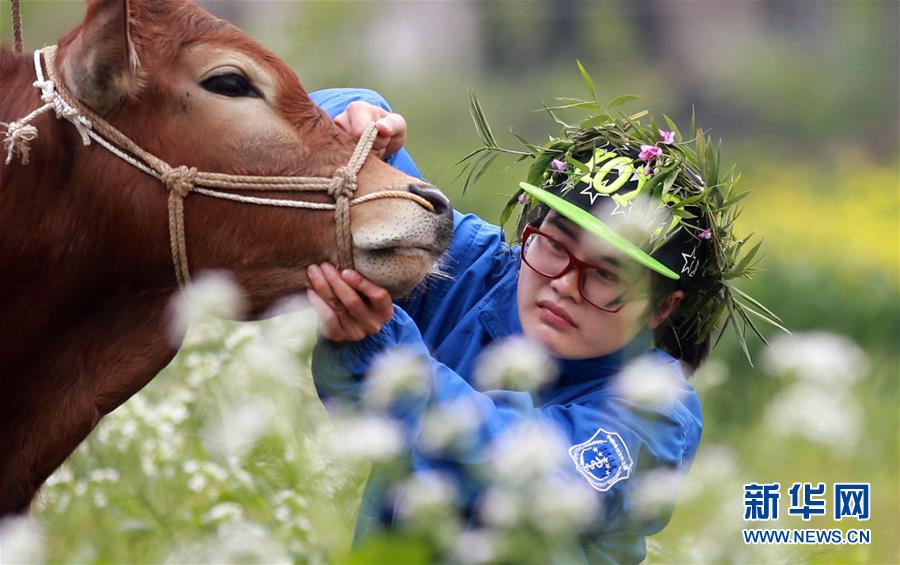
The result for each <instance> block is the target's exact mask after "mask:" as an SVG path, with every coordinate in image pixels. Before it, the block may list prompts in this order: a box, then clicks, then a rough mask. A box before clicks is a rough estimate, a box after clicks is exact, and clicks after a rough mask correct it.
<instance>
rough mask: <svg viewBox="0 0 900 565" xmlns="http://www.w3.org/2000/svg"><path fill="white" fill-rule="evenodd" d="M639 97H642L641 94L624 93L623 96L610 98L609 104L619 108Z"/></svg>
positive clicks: (611, 106)
mask: <svg viewBox="0 0 900 565" xmlns="http://www.w3.org/2000/svg"><path fill="white" fill-rule="evenodd" d="M639 99H640V96H635V95H633V94H623V95H621V96H616V97H615V98H613V99H612V100H610V101H609V103H608V104H607V106H608V107H610V108H617V107H619V106H621V105H622V104H627V103H628V102H631V101H633V100H639Z"/></svg>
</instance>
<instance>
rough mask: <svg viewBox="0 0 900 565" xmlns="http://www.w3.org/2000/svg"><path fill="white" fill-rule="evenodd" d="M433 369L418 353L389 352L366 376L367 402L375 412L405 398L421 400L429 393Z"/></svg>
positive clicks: (400, 349) (406, 350)
mask: <svg viewBox="0 0 900 565" xmlns="http://www.w3.org/2000/svg"><path fill="white" fill-rule="evenodd" d="M429 370H430V367H429V366H428V362H427V361H426V360H425V359H424V358H423V357H422V356H421V355H419V354H417V353H416V352H415V351H413V350H411V349H407V348H402V347H401V348H396V349H391V350H388V351H386V352H384V353H382V354H381V355H379V356H378V357H377V358H376V359H375V361H374V362H373V363H372V367H371V369H369V374H368V375H367V376H366V383H365V389H364V393H363V400H364V401H365V403H366V404H367V405H368V406H371V407H374V408H388V407H390V406H391V404H393V403H394V402H395V401H397V400H399V399H401V398H404V397H409V396H412V397H420V396H422V395H424V394H426V393H427V392H428V389H429V382H430V381H429V377H430V373H429Z"/></svg>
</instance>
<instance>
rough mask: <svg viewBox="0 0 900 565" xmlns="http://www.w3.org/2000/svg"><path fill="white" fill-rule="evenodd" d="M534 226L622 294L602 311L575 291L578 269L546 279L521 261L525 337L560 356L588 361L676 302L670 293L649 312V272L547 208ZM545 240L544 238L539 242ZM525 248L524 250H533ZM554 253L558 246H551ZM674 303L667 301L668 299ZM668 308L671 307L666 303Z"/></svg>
mask: <svg viewBox="0 0 900 565" xmlns="http://www.w3.org/2000/svg"><path fill="white" fill-rule="evenodd" d="M538 229H539V230H540V231H541V232H542V233H544V234H547V235H549V236H550V237H552V238H553V239H555V240H556V241H557V242H559V243H560V244H562V246H563V247H565V248H566V249H568V251H569V252H570V253H571V254H572V255H574V256H575V257H577V258H578V259H580V260H582V261H584V262H586V263H590V264H591V265H594V266H596V267H598V268H599V269H598V271H596V272H594V273H592V274H591V276H593V277H597V276H598V273H599V276H600V277H602V279H600V280H601V282H598V283H597V284H607V285H614V286H616V287H617V288H618V289H620V290H621V291H622V292H624V293H625V294H624V296H625V300H624V306H623V307H622V309H621V310H619V311H618V312H615V313H613V312H607V311H605V310H601V309H600V308H597V307H595V306H593V305H592V304H590V303H589V302H587V301H586V300H585V298H584V297H583V296H582V293H581V291H580V290H579V280H578V278H579V275H578V270H577V269H575V268H573V269H572V270H570V271H569V272H568V273H566V274H564V275H563V276H561V277H559V278H556V279H551V278H549V277H546V276H544V275H541V274H539V273H538V272H536V271H535V270H534V269H532V268H531V267H529V266H528V265H525V264H522V266H521V269H520V271H519V284H518V304H519V319H520V321H521V322H522V329H523V331H524V333H525V335H526V336H527V337H529V338H531V339H534V340H537V341H539V342H541V343H542V344H544V346H546V347H547V348H548V349H549V350H550V351H551V352H552V353H553V354H554V355H556V356H557V357H560V358H563V359H588V358H591V357H598V356H600V355H606V354H608V353H612V352H613V351H616V350H617V349H620V348H622V347H623V346H625V345H626V344H627V343H628V342H629V341H631V339H632V338H634V336H636V335H637V334H638V333H639V332H640V331H641V330H642V329H643V328H645V327H646V328H650V329H654V328H655V327H656V326H658V325H659V324H660V323H661V322H662V320H663V319H665V317H666V316H668V314H669V313H671V311H672V310H674V306H675V305H677V303H678V302H679V301H680V298H681V295H683V293H682V292H681V291H677V292H675V293H673V295H672V296H671V297H670V299H669V300H668V301H667V302H666V305H665V306H664V308H662V309H661V311H660V312H658V313H657V315H653V313H652V312H651V311H650V310H651V309H650V298H649V288H650V271H649V270H647V269H645V268H643V267H641V266H640V265H639V264H638V263H636V262H635V261H633V260H632V259H629V258H627V257H625V256H624V255H622V254H621V253H620V252H618V251H617V250H615V248H614V247H612V246H611V245H609V244H607V243H606V242H604V241H602V240H600V239H599V238H597V237H595V236H593V235H591V234H590V233H588V232H586V231H584V230H583V229H581V228H579V227H578V226H576V225H575V224H574V223H573V222H571V221H569V220H567V219H565V218H563V217H562V216H560V215H558V214H555V213H553V212H551V213H550V214H548V215H547V218H546V219H545V220H544V221H543V222H542V223H541V225H540V226H539V227H538ZM545 241H546V240H545ZM535 251H536V249H535V250H533V251H529V253H533V252H535ZM556 251H557V252H559V251H560V250H559V249H558V248H557V249H556ZM673 299H674V303H673V304H670V303H672V302H673ZM669 306H671V307H669Z"/></svg>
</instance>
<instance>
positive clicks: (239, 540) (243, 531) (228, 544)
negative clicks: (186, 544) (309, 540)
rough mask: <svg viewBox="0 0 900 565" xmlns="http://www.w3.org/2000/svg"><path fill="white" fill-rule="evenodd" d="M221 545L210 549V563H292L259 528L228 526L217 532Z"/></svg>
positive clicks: (265, 532) (232, 524)
mask: <svg viewBox="0 0 900 565" xmlns="http://www.w3.org/2000/svg"><path fill="white" fill-rule="evenodd" d="M217 538H218V543H217V544H216V545H215V546H214V547H213V548H211V549H212V551H211V553H210V554H209V555H208V557H207V559H201V561H207V562H210V563H267V564H275V563H290V562H291V559H290V557H289V556H288V555H287V552H286V551H285V548H284V547H283V546H282V545H281V543H279V542H278V541H277V540H275V539H273V538H272V536H271V535H269V533H268V532H267V531H266V529H265V528H263V527H262V526H261V525H259V524H255V523H251V522H227V523H224V524H221V525H220V526H219V529H218V535H217Z"/></svg>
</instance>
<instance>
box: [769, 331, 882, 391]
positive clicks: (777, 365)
mask: <svg viewBox="0 0 900 565" xmlns="http://www.w3.org/2000/svg"><path fill="white" fill-rule="evenodd" d="M764 360H765V363H766V366H767V367H768V369H769V371H770V372H772V373H774V374H775V375H796V376H797V377H799V378H801V379H804V380H807V381H810V382H813V383H820V384H826V385H835V386H846V385H849V384H852V383H854V382H856V381H857V380H858V379H859V378H860V377H861V376H863V375H865V374H866V372H867V371H868V368H869V359H868V356H867V355H866V353H865V352H864V351H863V350H862V349H860V347H859V346H858V345H856V344H855V343H854V342H853V341H852V340H850V339H848V338H846V337H844V336H840V335H837V334H831V333H826V332H806V333H797V334H792V335H783V334H781V335H779V336H778V337H776V338H775V339H774V340H773V341H772V344H771V345H770V346H769V347H768V348H767V349H766V351H765V354H764Z"/></svg>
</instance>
